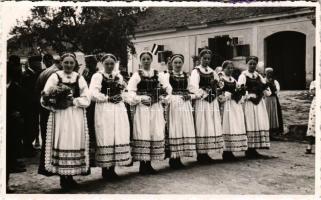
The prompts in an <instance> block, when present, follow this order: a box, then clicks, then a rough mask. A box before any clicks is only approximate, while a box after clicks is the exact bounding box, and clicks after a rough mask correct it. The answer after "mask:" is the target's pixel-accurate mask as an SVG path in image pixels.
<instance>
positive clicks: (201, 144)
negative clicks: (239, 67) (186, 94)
mask: <svg viewBox="0 0 321 200" xmlns="http://www.w3.org/2000/svg"><path fill="white" fill-rule="evenodd" d="M211 56H212V52H211V51H210V50H208V49H203V50H202V51H201V52H200V57H201V65H199V66H197V67H196V68H195V69H194V70H193V71H192V74H191V78H190V86H189V90H190V92H192V93H193V94H194V95H195V97H196V99H197V100H196V102H195V124H196V150H197V154H198V156H197V160H198V161H199V162H200V163H208V162H211V161H212V159H211V157H210V156H209V155H208V154H209V153H212V152H217V151H222V150H223V147H224V140H223V136H222V125H221V116H220V109H219V104H218V101H217V98H216V96H217V94H216V90H217V88H218V86H219V85H218V82H219V78H218V75H217V74H216V72H215V71H214V70H213V69H211V68H210V67H209V66H208V64H209V63H210V61H211Z"/></svg>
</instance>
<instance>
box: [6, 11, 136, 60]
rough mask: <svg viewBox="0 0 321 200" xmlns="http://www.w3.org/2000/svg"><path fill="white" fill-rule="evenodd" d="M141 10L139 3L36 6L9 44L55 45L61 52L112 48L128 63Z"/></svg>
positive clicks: (96, 50) (42, 46) (92, 51)
mask: <svg viewBox="0 0 321 200" xmlns="http://www.w3.org/2000/svg"><path fill="white" fill-rule="evenodd" d="M140 12H142V11H141V9H140V8H138V7H137V8H133V7H120V8H118V7H34V8H33V9H32V10H31V13H32V14H31V17H29V18H28V19H26V20H24V21H23V22H19V24H18V25H17V26H16V27H14V28H13V30H12V31H11V34H12V35H14V40H12V41H14V42H13V43H11V44H10V45H12V46H15V45H17V44H20V43H22V42H23V43H24V44H27V45H28V46H29V47H31V46H39V47H40V48H42V49H43V48H45V47H46V46H52V47H53V48H54V49H55V50H56V51H57V52H58V53H61V52H64V51H81V52H83V53H85V54H93V53H98V52H110V53H114V54H115V55H116V56H118V57H120V59H121V62H122V63H123V64H126V65H127V56H128V52H130V53H135V48H134V45H133V43H132V42H131V39H132V38H134V37H135V26H136V25H137V14H139V13H140Z"/></svg>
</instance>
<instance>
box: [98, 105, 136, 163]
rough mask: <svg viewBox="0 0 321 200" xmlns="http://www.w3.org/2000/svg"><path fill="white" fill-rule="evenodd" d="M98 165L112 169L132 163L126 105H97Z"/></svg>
mask: <svg viewBox="0 0 321 200" xmlns="http://www.w3.org/2000/svg"><path fill="white" fill-rule="evenodd" d="M95 131H96V143H97V147H96V165H97V166H98V167H111V166H115V165H128V164H129V163H131V154H130V127H129V120H128V115H127V110H126V107H125V104H124V103H123V102H120V103H118V104H114V103H109V102H106V103H96V108H95Z"/></svg>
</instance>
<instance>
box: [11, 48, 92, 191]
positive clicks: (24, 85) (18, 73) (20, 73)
mask: <svg viewBox="0 0 321 200" xmlns="http://www.w3.org/2000/svg"><path fill="white" fill-rule="evenodd" d="M21 60H22V59H21V58H20V57H19V56H17V55H11V56H9V58H8V61H7V143H6V144H7V151H6V153H7V181H8V179H9V174H10V173H20V172H25V171H26V166H25V163H24V162H23V158H31V157H35V156H36V155H37V154H38V152H39V149H41V145H40V143H41V140H43V138H44V137H43V133H45V129H46V123H47V122H46V121H44V120H42V119H41V118H39V116H40V115H41V114H42V113H43V112H46V111H45V109H44V108H43V107H42V106H41V105H40V101H39V99H40V97H41V91H42V90H43V88H44V86H45V83H46V81H47V79H48V78H49V76H50V75H51V74H52V73H54V72H56V71H58V70H59V69H61V66H60V59H59V57H58V58H54V57H53V56H52V55H50V54H44V55H41V54H38V53H37V54H35V55H31V56H29V57H28V59H27V63H25V64H24V63H22V62H21ZM86 62H87V64H86V66H87V68H85V69H84V72H83V76H84V78H85V79H86V80H87V81H90V78H91V76H92V74H94V73H95V72H96V65H97V61H96V59H92V57H90V56H89V57H87V58H86ZM39 133H41V137H40V135H39ZM40 138H41V139H40ZM41 157H42V156H41ZM7 189H8V190H9V191H8V192H10V189H9V188H7Z"/></svg>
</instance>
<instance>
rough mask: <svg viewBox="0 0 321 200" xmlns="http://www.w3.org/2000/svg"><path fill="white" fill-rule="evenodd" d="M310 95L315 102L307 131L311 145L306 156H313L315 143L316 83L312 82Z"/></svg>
mask: <svg viewBox="0 0 321 200" xmlns="http://www.w3.org/2000/svg"><path fill="white" fill-rule="evenodd" d="M310 94H311V95H312V96H313V100H312V103H311V107H310V114H309V124H308V131H307V138H308V141H309V144H308V146H307V148H306V152H305V153H306V154H312V146H313V144H314V143H315V106H316V102H315V81H312V82H311V84H310Z"/></svg>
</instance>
